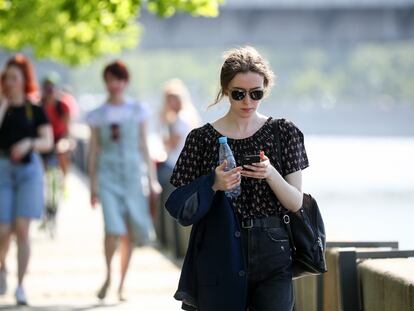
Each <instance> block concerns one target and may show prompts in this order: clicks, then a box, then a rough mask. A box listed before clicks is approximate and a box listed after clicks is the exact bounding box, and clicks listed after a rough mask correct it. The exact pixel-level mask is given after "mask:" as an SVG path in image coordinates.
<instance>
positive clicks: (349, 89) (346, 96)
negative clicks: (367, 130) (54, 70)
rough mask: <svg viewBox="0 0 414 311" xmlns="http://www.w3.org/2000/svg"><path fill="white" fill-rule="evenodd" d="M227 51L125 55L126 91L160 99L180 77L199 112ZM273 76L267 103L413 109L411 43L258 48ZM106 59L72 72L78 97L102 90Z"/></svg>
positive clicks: (211, 91) (209, 99) (209, 98)
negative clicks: (170, 82) (163, 89)
mask: <svg viewBox="0 0 414 311" xmlns="http://www.w3.org/2000/svg"><path fill="white" fill-rule="evenodd" d="M225 48H227V47H221V48H220V47H212V48H207V49H206V48H202V49H175V50H150V51H131V52H128V53H123V54H122V55H121V58H122V59H123V60H125V61H126V63H127V64H128V67H129V69H130V71H131V74H132V81H131V84H130V89H129V91H130V93H132V94H134V95H139V96H140V97H141V98H146V99H149V101H150V102H151V103H152V102H153V101H154V100H155V101H156V100H158V99H159V98H160V91H161V87H162V85H163V83H164V82H165V81H166V80H168V79H171V78H176V77H178V78H181V79H183V80H184V81H185V82H186V84H187V85H188V86H189V87H190V90H191V93H192V97H193V99H194V103H195V104H196V106H197V107H199V109H200V110H203V109H204V108H206V107H207V106H208V104H210V103H211V102H212V101H213V99H214V97H215V95H216V92H217V91H218V88H219V73H220V66H221V64H222V58H221V54H222V52H223V50H224V49H225ZM258 49H259V51H260V52H262V53H263V54H264V56H265V57H266V58H267V59H269V62H270V64H271V66H272V69H273V70H274V71H275V73H276V75H277V79H276V85H275V87H274V89H273V90H272V92H271V94H270V97H269V98H268V99H266V101H267V102H269V103H278V105H279V104H289V105H291V104H298V105H302V104H304V105H309V104H310V103H311V104H312V105H314V106H324V107H329V108H332V107H334V106H335V105H344V104H346V105H348V104H349V105H359V104H361V105H369V104H373V105H413V98H414V87H413V85H414V74H413V73H414V57H413V55H414V44H413V43H411V42H406V43H398V44H397V43H380V44H360V45H356V46H353V47H352V48H349V49H342V48H341V49H338V48H334V49H325V48H321V47H302V48H300V49H298V48H294V47H293V48H292V47H278V48H270V47H260V46H259V47H258ZM109 60H110V59H99V60H97V61H96V62H94V63H93V64H92V65H90V66H87V67H83V68H79V69H76V70H72V71H71V75H70V79H69V80H70V81H68V82H69V83H70V84H72V85H73V86H74V88H75V90H76V92H77V93H78V94H84V93H100V92H103V91H104V90H103V86H102V81H101V79H100V77H101V71H102V68H103V67H104V65H105V63H106V62H107V61H109Z"/></svg>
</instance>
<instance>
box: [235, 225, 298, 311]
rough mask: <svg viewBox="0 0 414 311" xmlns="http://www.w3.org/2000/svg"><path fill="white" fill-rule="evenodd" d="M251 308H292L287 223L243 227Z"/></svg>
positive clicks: (270, 310) (260, 310) (264, 310)
mask: <svg viewBox="0 0 414 311" xmlns="http://www.w3.org/2000/svg"><path fill="white" fill-rule="evenodd" d="M242 241H243V249H244V255H245V260H246V264H247V280H248V293H247V305H248V310H249V311H292V310H293V305H294V295H293V282H292V254H291V249H290V244H289V239H288V235H287V232H286V230H285V228H284V227H278V228H261V227H258V228H257V227H254V228H250V229H242Z"/></svg>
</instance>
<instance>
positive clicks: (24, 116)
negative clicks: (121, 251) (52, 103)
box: [0, 54, 53, 305]
mask: <svg viewBox="0 0 414 311" xmlns="http://www.w3.org/2000/svg"><path fill="white" fill-rule="evenodd" d="M1 82H2V86H1V91H2V93H3V94H1V93H0V295H2V294H4V293H5V292H6V289H7V280H6V276H7V275H6V266H5V260H6V255H7V250H8V246H9V242H10V236H11V234H12V233H14V234H15V235H16V241H17V263H18V264H17V268H18V269H17V271H18V282H17V284H18V285H17V288H16V292H15V296H16V302H17V304H19V305H25V304H27V298H26V294H25V290H24V288H23V280H24V277H25V275H26V270H27V266H28V264H29V258H30V241H29V229H30V223H31V221H32V220H33V219H39V218H40V217H41V216H42V212H43V203H44V202H43V167H42V163H41V160H40V156H39V153H43V152H48V151H50V150H51V149H52V146H53V133H52V128H51V126H50V125H49V122H48V120H47V117H46V115H45V113H44V112H43V109H42V108H41V107H39V106H38V105H35V104H33V103H32V102H31V100H30V98H31V97H33V94H34V93H35V92H36V91H37V87H36V81H35V78H34V73H33V69H32V65H31V63H30V61H29V60H28V59H27V58H26V57H25V56H23V55H21V54H18V55H16V56H14V57H12V58H11V59H10V60H9V61H8V62H7V63H6V67H5V70H4V72H3V74H2V77H1Z"/></svg>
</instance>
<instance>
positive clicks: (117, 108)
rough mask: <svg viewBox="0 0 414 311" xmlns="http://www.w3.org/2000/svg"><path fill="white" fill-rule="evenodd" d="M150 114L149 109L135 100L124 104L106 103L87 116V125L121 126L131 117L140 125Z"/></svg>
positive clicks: (127, 100) (128, 100) (129, 100)
mask: <svg viewBox="0 0 414 311" xmlns="http://www.w3.org/2000/svg"><path fill="white" fill-rule="evenodd" d="M149 114H150V113H149V109H148V108H147V107H146V106H145V105H144V104H142V103H140V102H138V101H136V100H133V99H126V100H125V102H124V103H122V104H118V105H113V104H110V103H104V104H103V105H101V106H99V107H98V108H96V109H94V110H92V111H91V112H89V113H88V115H87V116H86V123H88V124H89V125H90V126H93V127H99V126H102V125H105V124H113V123H118V124H119V123H122V122H123V121H125V120H130V119H131V117H132V118H133V120H135V121H136V122H137V123H140V122H142V121H145V120H146V119H148V117H149Z"/></svg>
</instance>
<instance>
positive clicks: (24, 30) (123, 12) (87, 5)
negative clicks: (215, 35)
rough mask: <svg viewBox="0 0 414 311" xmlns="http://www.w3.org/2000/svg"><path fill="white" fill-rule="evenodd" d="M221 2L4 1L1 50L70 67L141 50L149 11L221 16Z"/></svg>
mask: <svg viewBox="0 0 414 311" xmlns="http://www.w3.org/2000/svg"><path fill="white" fill-rule="evenodd" d="M220 2H221V1H220V0H88V1H82V0H0V47H3V48H5V49H8V50H12V51H20V50H22V49H24V48H31V49H32V50H33V53H34V55H35V56H36V57H37V58H49V59H53V60H56V61H59V62H63V63H66V64H69V65H78V64H82V63H87V62H90V61H91V60H92V59H94V58H96V57H98V56H101V55H105V54H113V53H119V52H120V51H122V50H123V49H126V48H132V47H134V46H136V45H137V43H138V40H139V35H140V26H139V24H138V23H137V21H136V19H137V17H138V16H139V12H140V10H141V8H142V7H143V6H144V5H147V6H148V9H149V11H151V12H153V13H154V14H157V15H158V16H160V17H170V16H172V15H174V14H175V13H177V12H185V13H189V14H192V15H203V16H209V17H212V16H216V15H217V14H218V6H219V3H220Z"/></svg>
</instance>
